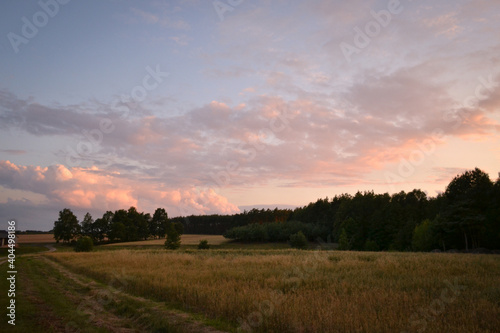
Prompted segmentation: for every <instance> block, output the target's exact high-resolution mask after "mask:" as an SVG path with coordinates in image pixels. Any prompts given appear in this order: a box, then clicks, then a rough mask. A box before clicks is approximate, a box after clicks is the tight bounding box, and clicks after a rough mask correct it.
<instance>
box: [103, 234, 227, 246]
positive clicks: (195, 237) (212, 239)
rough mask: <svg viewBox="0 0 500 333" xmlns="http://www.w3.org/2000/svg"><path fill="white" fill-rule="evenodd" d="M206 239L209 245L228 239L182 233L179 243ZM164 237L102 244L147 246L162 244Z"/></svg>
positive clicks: (220, 236)
mask: <svg viewBox="0 0 500 333" xmlns="http://www.w3.org/2000/svg"><path fill="white" fill-rule="evenodd" d="M202 239H206V240H208V244H210V245H221V244H224V243H227V242H228V240H227V239H226V238H224V237H223V236H222V235H182V236H181V244H182V245H198V243H199V242H200V240H202ZM164 244H165V238H161V239H151V240H147V241H137V242H124V243H113V244H107V245H103V246H147V245H164Z"/></svg>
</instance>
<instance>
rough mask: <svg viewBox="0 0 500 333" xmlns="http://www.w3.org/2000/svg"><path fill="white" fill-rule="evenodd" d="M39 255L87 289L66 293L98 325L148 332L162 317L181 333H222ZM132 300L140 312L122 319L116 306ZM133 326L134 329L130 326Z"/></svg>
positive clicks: (184, 315) (181, 313)
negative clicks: (156, 320)
mask: <svg viewBox="0 0 500 333" xmlns="http://www.w3.org/2000/svg"><path fill="white" fill-rule="evenodd" d="M39 258H40V260H41V261H43V263H44V264H47V265H49V266H50V267H51V268H52V269H55V270H56V271H58V272H59V273H60V274H62V275H63V276H64V277H66V278H68V279H69V280H71V281H72V282H73V283H74V284H76V285H78V286H79V288H83V289H84V290H86V292H85V294H86V296H85V297H84V298H83V299H82V298H81V297H79V296H78V295H74V294H72V293H68V294H67V295H66V296H67V297H68V298H69V299H70V300H71V301H72V302H75V303H76V304H79V305H78V307H79V308H81V309H82V310H83V312H85V311H86V313H87V314H88V315H90V318H91V320H92V324H93V325H95V326H98V327H103V328H105V329H107V330H109V331H111V332H124V333H125V332H148V331H150V330H151V328H150V327H148V323H150V322H152V321H153V320H155V319H158V318H161V319H162V320H164V321H166V322H168V326H169V328H172V329H173V330H175V331H179V332H202V333H222V331H219V330H216V329H215V328H212V327H209V326H206V325H204V324H203V323H202V322H200V321H197V320H195V319H193V317H192V316H191V315H189V314H187V313H184V312H180V311H175V310H171V309H168V308H166V306H165V305H164V304H163V303H160V302H154V301H151V300H149V299H145V298H142V297H136V296H132V295H130V294H128V293H125V292H123V291H120V290H118V289H115V288H113V287H111V286H105V285H102V284H100V283H97V282H96V281H94V280H91V279H89V278H87V277H85V276H82V275H79V274H76V273H73V272H71V271H69V270H68V269H66V268H65V267H63V266H62V265H61V264H59V263H57V262H54V261H52V260H49V259H47V258H46V257H44V256H40V257H39ZM129 303H133V304H135V306H136V307H137V311H134V312H133V315H132V317H130V316H128V317H127V318H123V317H122V316H120V313H119V311H118V313H116V310H117V309H116V308H117V307H119V306H120V305H121V304H129ZM115 305H116V307H115ZM131 327H134V328H135V329H131Z"/></svg>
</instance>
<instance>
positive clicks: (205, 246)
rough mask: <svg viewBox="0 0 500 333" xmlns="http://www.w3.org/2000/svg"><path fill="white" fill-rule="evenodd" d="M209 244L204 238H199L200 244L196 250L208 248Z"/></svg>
mask: <svg viewBox="0 0 500 333" xmlns="http://www.w3.org/2000/svg"><path fill="white" fill-rule="evenodd" d="M209 248H210V245H209V244H208V241H207V240H206V239H202V240H200V244H198V250H208V249H209Z"/></svg>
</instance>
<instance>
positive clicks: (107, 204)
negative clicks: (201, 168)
mask: <svg viewBox="0 0 500 333" xmlns="http://www.w3.org/2000/svg"><path fill="white" fill-rule="evenodd" d="M0 186H2V187H4V188H10V189H15V190H24V191H30V192H34V193H40V194H43V195H44V196H45V198H46V200H47V202H51V203H52V204H58V205H59V206H61V207H66V206H68V207H72V208H75V209H79V210H83V209H88V210H94V211H95V210H100V211H102V212H104V211H106V210H116V209H120V208H128V207H130V206H135V207H138V208H139V209H142V210H145V211H147V212H152V211H154V209H156V208H158V207H164V208H167V209H168V210H169V211H170V212H172V213H173V215H182V214H206V213H220V212H222V213H235V212H238V211H239V210H238V208H237V207H236V206H235V205H233V204H231V203H230V202H229V201H228V200H227V198H225V197H223V196H221V195H219V194H217V193H216V192H215V191H214V190H213V189H209V188H206V189H196V188H187V189H168V188H167V187H166V186H164V185H161V184H160V185H159V184H156V183H155V182H154V181H150V180H148V179H145V178H144V177H142V178H141V179H140V180H138V179H129V178H126V177H121V175H120V174H118V173H112V172H111V173H110V172H106V171H104V170H100V169H98V168H97V167H95V166H94V167H92V168H70V169H68V168H66V167H65V166H63V165H55V166H49V167H45V168H42V167H39V166H20V165H16V164H14V163H11V162H9V161H0Z"/></svg>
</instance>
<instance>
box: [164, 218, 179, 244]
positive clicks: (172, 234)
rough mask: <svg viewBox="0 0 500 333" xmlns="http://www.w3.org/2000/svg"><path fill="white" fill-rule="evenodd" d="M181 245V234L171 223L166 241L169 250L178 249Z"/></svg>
mask: <svg viewBox="0 0 500 333" xmlns="http://www.w3.org/2000/svg"><path fill="white" fill-rule="evenodd" d="M180 246H181V236H180V235H179V232H178V231H177V229H176V228H175V226H174V225H173V224H172V223H170V224H169V225H168V227H167V240H166V241H165V247H166V248H167V249H169V250H177V249H178V248H179V247H180Z"/></svg>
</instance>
